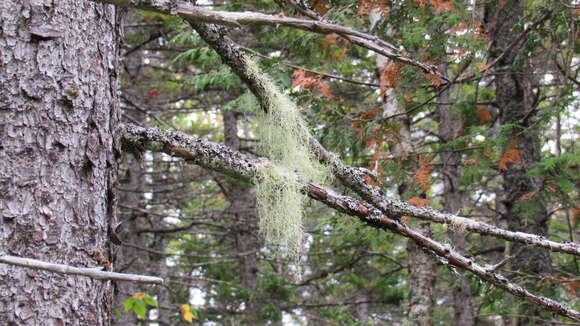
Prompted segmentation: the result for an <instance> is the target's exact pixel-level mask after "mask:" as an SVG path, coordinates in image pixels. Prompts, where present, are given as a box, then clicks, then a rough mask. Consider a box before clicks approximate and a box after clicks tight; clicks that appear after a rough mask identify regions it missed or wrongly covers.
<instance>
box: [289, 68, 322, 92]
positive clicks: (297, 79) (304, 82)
mask: <svg viewBox="0 0 580 326" xmlns="http://www.w3.org/2000/svg"><path fill="white" fill-rule="evenodd" d="M292 77H293V78H294V81H293V82H292V86H291V87H292V88H294V87H298V86H300V87H302V88H310V87H312V86H314V85H315V84H316V82H317V79H316V77H306V71H305V70H304V69H298V70H296V71H295V72H294V73H293V74H292Z"/></svg>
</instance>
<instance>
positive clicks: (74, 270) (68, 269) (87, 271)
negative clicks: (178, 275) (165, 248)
mask: <svg viewBox="0 0 580 326" xmlns="http://www.w3.org/2000/svg"><path fill="white" fill-rule="evenodd" d="M0 263H4V264H9V265H16V266H22V267H28V268H32V269H38V270H43V271H49V272H54V273H59V274H66V275H81V276H86V277H90V278H94V279H97V280H113V281H129V282H138V283H152V284H163V279H162V278H160V277H154V276H145V275H137V274H124V273H115V272H106V271H101V270H99V268H86V267H73V266H69V265H63V264H53V263H47V262H44V261H41V260H37V259H31V258H22V257H16V256H8V255H2V256H0Z"/></svg>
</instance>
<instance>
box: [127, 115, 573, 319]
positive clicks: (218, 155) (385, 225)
mask: <svg viewBox="0 0 580 326" xmlns="http://www.w3.org/2000/svg"><path fill="white" fill-rule="evenodd" d="M124 138H125V141H130V142H134V143H136V144H138V145H144V144H149V145H150V147H152V148H157V149H159V150H160V151H163V152H165V153H167V154H169V155H172V156H177V157H181V158H183V159H185V160H186V161H188V162H192V163H194V164H198V165H201V166H203V167H205V168H208V169H211V170H215V171H218V172H222V173H225V174H227V175H230V176H232V177H238V178H241V179H244V180H250V181H251V180H252V179H253V177H254V176H255V175H256V173H257V170H258V165H259V164H266V163H267V160H255V159H252V158H250V157H247V156H245V155H243V154H241V153H238V152H235V151H232V150H231V149H229V148H227V147H225V146H223V145H220V144H217V143H212V142H209V141H206V140H203V139H200V138H197V137H191V136H185V135H182V134H178V133H174V132H170V131H162V130H159V129H157V128H142V127H138V126H134V125H126V126H125V130H124ZM151 145H152V146H151ZM159 145H161V146H159ZM270 164H271V163H270ZM298 178H299V181H300V183H301V184H302V186H303V187H304V188H303V190H304V192H305V193H306V194H307V195H308V196H309V197H310V198H312V199H314V200H316V201H319V202H321V203H323V204H325V205H327V206H328V207H331V208H334V209H336V210H337V211H340V212H343V213H345V214H348V215H351V216H354V217H357V218H358V219H359V220H360V221H362V222H364V223H366V224H368V225H370V226H372V227H375V228H378V229H382V230H390V231H392V232H394V233H397V234H399V235H402V236H404V237H406V238H409V239H412V240H413V241H415V242H416V243H417V244H418V245H419V246H420V247H422V248H424V249H425V250H427V251H428V252H432V253H434V254H436V255H437V256H439V257H441V259H440V261H441V262H443V263H444V264H446V265H447V266H448V267H449V268H453V267H458V268H461V269H464V270H467V271H470V272H471V273H473V274H474V275H476V276H477V277H478V278H480V279H482V280H485V281H488V282H490V283H492V284H494V285H495V286H497V287H499V288H502V289H504V290H505V291H507V292H509V293H511V294H513V295H516V296H519V297H521V298H524V299H526V300H528V301H531V302H533V303H535V304H537V305H539V306H541V307H543V308H545V309H548V310H550V311H553V312H556V313H558V314H561V315H563V316H566V317H569V318H572V319H575V320H580V313H579V312H577V311H575V310H573V309H571V308H569V307H568V306H566V305H565V304H562V303H559V302H557V301H554V300H552V299H550V298H546V297H543V296H538V295H535V294H533V293H530V292H528V291H527V290H525V289H524V288H522V287H521V286H519V285H517V284H515V283H512V282H510V281H509V280H508V279H507V278H505V277H504V276H502V275H500V274H496V273H494V272H493V271H490V270H488V269H487V268H486V267H484V266H481V265H479V264H477V263H476V262H474V261H473V260H471V259H469V258H467V257H464V256H462V255H461V254H460V253H459V252H457V251H455V250H453V249H452V248H450V247H448V246H445V245H443V244H441V243H438V242H436V241H434V240H433V239H431V238H429V237H426V236H424V235H422V234H421V233H419V232H417V231H415V230H413V229H411V228H409V227H408V226H406V225H404V224H402V223H401V222H400V221H398V220H395V219H391V218H389V217H387V216H385V215H384V214H383V213H382V212H381V211H380V210H379V209H377V208H376V207H374V206H372V205H370V204H368V203H366V202H363V201H360V200H358V199H356V198H352V197H349V196H343V195H340V194H337V193H335V192H334V191H332V190H330V189H327V188H324V187H321V186H319V185H316V184H313V183H311V182H308V181H306V180H303V179H301V178H300V177H299V176H298ZM393 202H394V203H396V205H395V207H396V208H397V207H398V208H397V209H410V208H409V207H411V208H413V206H411V205H408V204H407V203H403V202H395V201H393ZM414 209H419V208H416V207H414V208H413V209H410V212H412V211H414ZM409 215H412V214H409ZM506 232H508V231H506Z"/></svg>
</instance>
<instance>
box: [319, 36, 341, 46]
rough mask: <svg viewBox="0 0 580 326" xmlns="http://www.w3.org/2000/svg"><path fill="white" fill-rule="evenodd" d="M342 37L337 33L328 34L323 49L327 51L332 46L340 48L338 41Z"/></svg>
mask: <svg viewBox="0 0 580 326" xmlns="http://www.w3.org/2000/svg"><path fill="white" fill-rule="evenodd" d="M339 38H340V35H338V34H336V33H332V34H328V35H326V37H325V38H324V39H322V47H323V48H324V49H327V48H328V47H329V46H330V45H331V44H333V45H337V46H338V39H339Z"/></svg>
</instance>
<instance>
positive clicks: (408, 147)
mask: <svg viewBox="0 0 580 326" xmlns="http://www.w3.org/2000/svg"><path fill="white" fill-rule="evenodd" d="M380 19H381V15H380V13H379V12H378V11H377V10H374V11H373V12H371V14H370V15H369V21H370V28H371V29H372V28H374V26H376V24H377V23H378V22H379V20H380ZM387 28H390V27H387ZM390 32H391V31H388V33H390ZM387 63H389V59H388V58H386V57H384V56H380V55H378V56H377V60H376V67H377V70H378V71H379V73H380V70H381V69H383V68H384V67H385V64H387ZM382 101H383V105H382V109H383V116H384V117H391V116H395V117H394V118H391V120H390V122H393V123H395V124H397V125H398V126H400V129H399V136H400V140H399V141H393V142H392V143H391V144H389V148H390V150H391V153H392V154H393V155H394V156H397V157H399V158H400V159H401V160H408V159H409V155H411V153H412V152H413V144H412V142H411V132H410V129H409V117H408V116H407V115H406V114H405V109H404V108H403V107H402V106H401V105H400V103H399V102H398V101H397V98H396V95H395V91H394V89H392V88H391V89H387V90H386V92H385V94H384V96H383V98H382ZM409 186H410V185H409V184H407V183H404V184H401V185H399V189H398V190H399V195H400V196H403V195H404V194H405V192H406V190H407V189H408V188H409ZM417 230H418V231H420V232H421V233H423V234H425V235H428V236H430V235H431V229H430V227H429V223H428V222H425V221H422V220H418V221H417ZM407 248H408V263H409V274H410V286H409V311H408V314H407V317H408V320H409V321H410V322H411V323H412V324H413V325H421V326H428V325H431V324H432V315H433V286H434V281H435V262H434V261H433V258H431V257H429V255H428V254H427V253H425V252H424V251H423V250H422V249H421V248H420V247H419V246H417V245H416V244H415V243H414V242H413V241H408V242H407Z"/></svg>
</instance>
